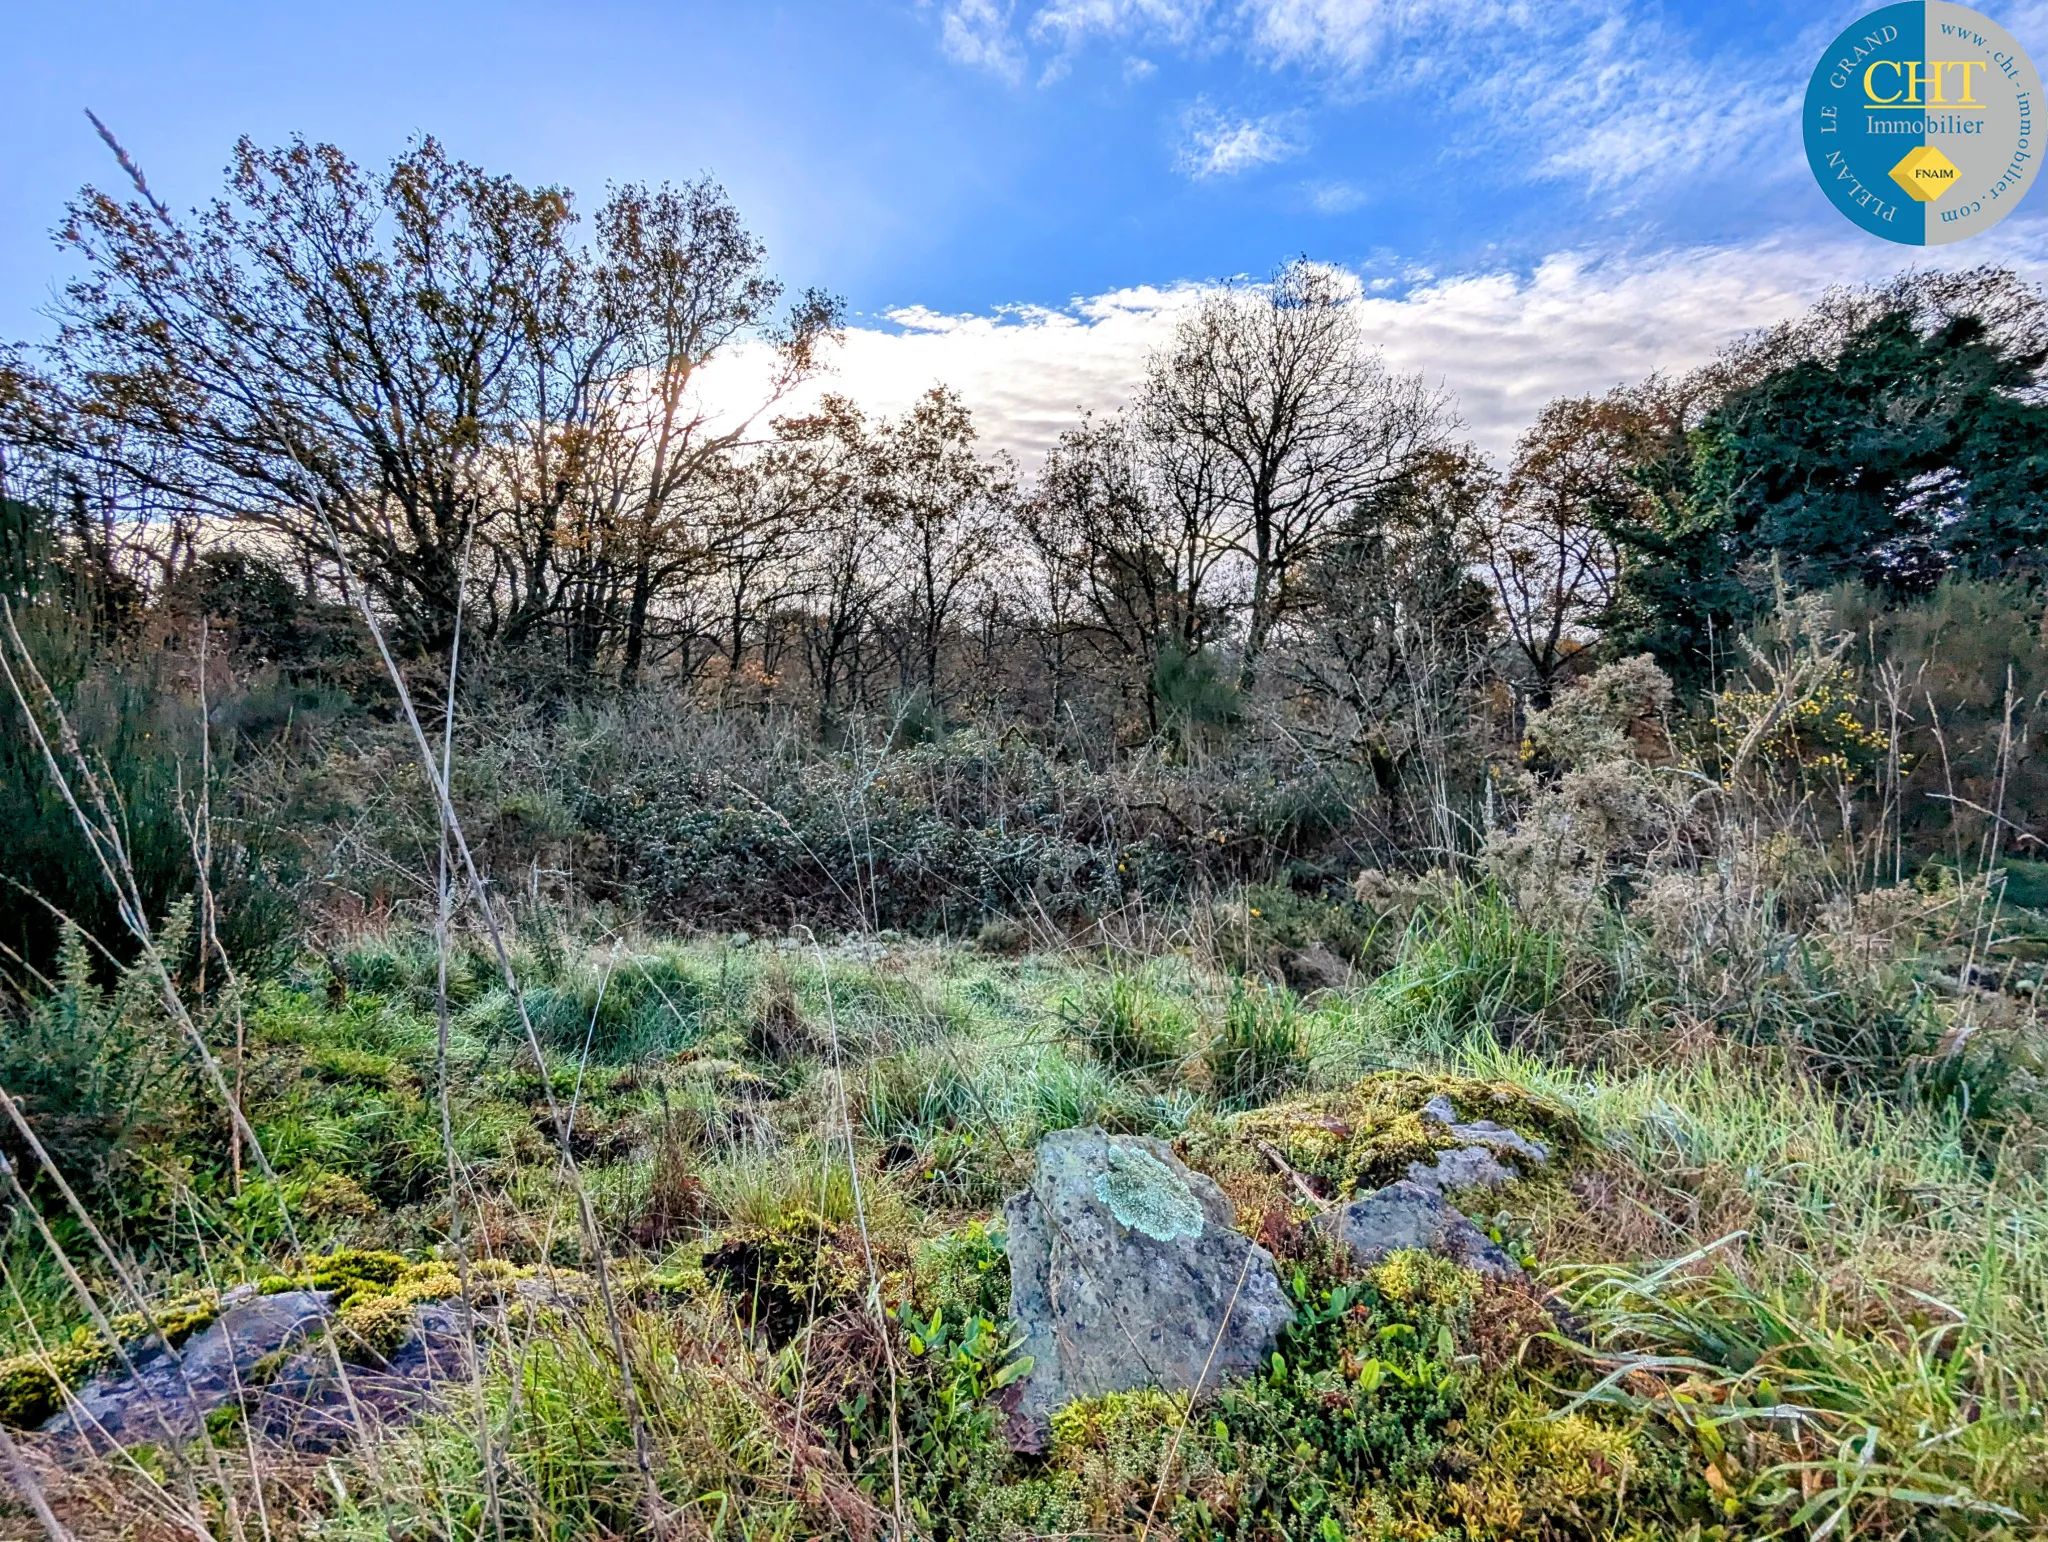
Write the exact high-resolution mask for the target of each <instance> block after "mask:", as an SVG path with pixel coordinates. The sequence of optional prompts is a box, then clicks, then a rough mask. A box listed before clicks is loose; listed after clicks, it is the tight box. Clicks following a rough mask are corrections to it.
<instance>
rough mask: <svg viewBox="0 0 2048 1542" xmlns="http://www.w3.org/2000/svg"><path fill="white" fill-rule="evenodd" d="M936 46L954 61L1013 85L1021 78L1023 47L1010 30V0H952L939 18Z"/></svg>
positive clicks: (1022, 71) (1022, 74)
mask: <svg viewBox="0 0 2048 1542" xmlns="http://www.w3.org/2000/svg"><path fill="white" fill-rule="evenodd" d="M939 46H940V47H941V48H943V49H945V51H946V57H947V58H949V59H951V60H952V61H953V62H954V63H956V64H964V65H967V66H969V67H970V68H973V69H984V70H987V71H989V72H990V73H991V74H993V75H998V76H1000V77H1002V78H1003V79H1004V80H1007V81H1009V82H1010V83H1011V84H1012V85H1015V84H1016V83H1017V82H1018V81H1019V80H1022V79H1023V78H1024V49H1023V47H1022V45H1020V44H1019V43H1018V41H1017V39H1016V38H1015V36H1013V35H1012V33H1011V31H1010V5H1009V0H1004V3H1002V4H1001V5H998V4H996V0H952V4H950V5H948V6H947V7H946V9H945V11H944V13H943V14H942V15H941V16H940V18H939Z"/></svg>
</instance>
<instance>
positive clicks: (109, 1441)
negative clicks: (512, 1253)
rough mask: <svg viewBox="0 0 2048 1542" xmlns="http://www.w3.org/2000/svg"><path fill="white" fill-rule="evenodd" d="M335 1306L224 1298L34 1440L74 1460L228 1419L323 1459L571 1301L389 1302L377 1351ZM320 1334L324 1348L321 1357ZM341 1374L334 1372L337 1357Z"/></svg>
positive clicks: (507, 1289) (331, 1302) (82, 1398)
mask: <svg viewBox="0 0 2048 1542" xmlns="http://www.w3.org/2000/svg"><path fill="white" fill-rule="evenodd" d="M339 1295H340V1292H338V1291H335V1290H325V1289H289V1290H279V1291H275V1292H273V1293H271V1294H269V1295H261V1294H258V1293H257V1291H256V1287H254V1286H243V1287H240V1288H239V1290H237V1291H231V1292H229V1293H228V1295H227V1297H226V1298H225V1299H224V1302H223V1306H224V1310H223V1311H222V1312H221V1313H220V1315H219V1316H218V1317H217V1318H216V1319H215V1320H214V1321H213V1322H212V1323H211V1324H210V1325H209V1326H208V1327H206V1328H205V1329H204V1330H203V1331H201V1332H199V1333H195V1334H194V1335H193V1336H192V1337H191V1338H189V1339H187V1340H186V1341H185V1342H184V1343H183V1345H182V1346H180V1347H178V1348H175V1349H173V1348H170V1347H167V1346H166V1345H165V1344H163V1342H162V1341H161V1340H153V1341H151V1342H149V1343H148V1344H147V1345H145V1346H138V1347H131V1349H130V1351H129V1358H130V1360H131V1361H132V1363H133V1365H134V1369H135V1374H134V1375H132V1376H131V1375H129V1374H127V1373H126V1371H125V1369H124V1370H122V1371H121V1372H119V1373H113V1372H109V1373H105V1374H102V1375H98V1376H94V1377H91V1378H89V1379H87V1380H85V1381H84V1382H82V1383H80V1384H78V1385H76V1386H74V1387H72V1388H71V1389H70V1391H69V1394H68V1396H66V1398H65V1402H66V1407H65V1411H64V1412H62V1413H60V1414H58V1415H56V1416H55V1417H54V1418H52V1419H50V1420H49V1421H47V1422H46V1423H45V1424H44V1425H43V1426H42V1433H43V1434H44V1435H46V1436H49V1437H52V1442H51V1443H52V1448H53V1449H55V1450H57V1451H59V1452H60V1453H63V1452H75V1453H77V1454H78V1455H80V1456H87V1455H90V1454H91V1453H94V1452H104V1451H106V1450H108V1449H110V1448H113V1447H119V1446H131V1445H135V1444H138V1443H142V1442H161V1441H163V1440H164V1439H166V1438H171V1439H179V1440H183V1439H190V1438H193V1437H195V1436H196V1435H197V1434H198V1432H199V1424H200V1421H202V1420H205V1419H207V1418H208V1416H210V1415H212V1414H214V1413H215V1412H216V1411H217V1410H220V1409H223V1408H228V1407H235V1408H238V1409H239V1410H240V1411H241V1413H242V1414H243V1415H244V1416H245V1417H246V1418H247V1420H248V1422H249V1424H250V1426H251V1427H252V1428H254V1429H258V1430H260V1431H262V1432H263V1433H264V1434H265V1435H267V1436H269V1437H270V1438H272V1439H274V1440H278V1441H282V1442H285V1443H287V1444H290V1445H292V1446H294V1447H297V1448H298V1449H300V1450H306V1451H329V1450H333V1449H336V1448H337V1447H339V1446H342V1445H344V1444H346V1443H348V1442H349V1441H351V1440H354V1439H356V1438H358V1437H359V1436H363V1435H370V1434H375V1433H377V1432H378V1431H379V1430H381V1429H383V1428H385V1427H388V1426H391V1425H395V1424H402V1423H405V1422H406V1421H408V1420H410V1419H413V1418H416V1417H418V1416H419V1415H420V1414H422V1413H424V1412H428V1411H431V1410H433V1409H435V1408H437V1407H440V1406H442V1405H443V1403H444V1401H445V1399H446V1398H447V1396H448V1395H449V1391H450V1389H451V1388H456V1389H460V1388H463V1387H466V1386H467V1385H468V1381H469V1376H470V1363H469V1354H470V1346H471V1345H472V1344H476V1345H477V1346H478V1349H477V1352H479V1353H482V1352H484V1349H483V1346H482V1344H481V1343H480V1342H479V1340H478V1334H479V1330H480V1329H481V1328H482V1327H483V1326H484V1325H485V1324H487V1323H489V1322H496V1321H500V1320H502V1316H503V1312H504V1310H505V1308H506V1307H507V1306H509V1305H518V1306H521V1307H528V1308H533V1307H558V1306H563V1305H567V1304H571V1303H573V1302H574V1301H575V1300H576V1299H577V1291H576V1290H575V1288H574V1287H573V1285H571V1286H566V1287H565V1286H564V1285H563V1284H562V1283H561V1282H558V1281H553V1280H543V1279H519V1280H516V1281H508V1282H505V1283H504V1284H503V1285H502V1287H501V1289H500V1291H499V1292H498V1293H497V1295H496V1296H495V1297H492V1298H491V1299H488V1300H487V1301H486V1302H485V1304H483V1305H480V1306H476V1307H472V1306H470V1305H468V1304H466V1303H465V1302H464V1301H463V1300H462V1299H461V1298H460V1297H459V1296H457V1297H455V1298H453V1299H435V1300H421V1301H411V1302H408V1301H404V1300H403V1299H401V1298H393V1301H394V1306H395V1308H396V1311H395V1314H394V1315H395V1318H396V1320H395V1322H394V1323H393V1325H392V1327H391V1329H390V1333H389V1337H388V1339H385V1340H383V1341H381V1342H380V1343H375V1344H373V1343H369V1342H365V1341H364V1339H363V1338H362V1336H361V1334H360V1332H358V1331H356V1330H355V1329H354V1328H353V1327H352V1325H351V1322H350V1318H349V1317H348V1316H347V1315H346V1314H343V1315H341V1317H340V1321H339V1323H338V1324H337V1323H336V1317H337V1313H336V1301H337V1299H338V1297H339ZM330 1332H332V1334H333V1337H334V1340H335V1342H334V1343H333V1344H330V1343H329V1341H328V1340H329V1335H330ZM337 1347H338V1348H339V1349H340V1351H341V1359H342V1363H341V1364H340V1365H339V1366H337V1364H336V1360H337V1355H336V1349H337Z"/></svg>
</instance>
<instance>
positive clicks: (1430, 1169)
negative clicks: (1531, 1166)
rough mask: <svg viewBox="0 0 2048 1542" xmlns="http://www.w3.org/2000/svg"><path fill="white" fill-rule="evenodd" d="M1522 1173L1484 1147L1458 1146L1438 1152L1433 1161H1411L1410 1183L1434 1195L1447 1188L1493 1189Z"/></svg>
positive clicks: (1510, 1181)
mask: <svg viewBox="0 0 2048 1542" xmlns="http://www.w3.org/2000/svg"><path fill="white" fill-rule="evenodd" d="M1520 1176H1521V1174H1520V1173H1518V1172H1516V1171H1515V1170H1514V1169H1513V1168H1512V1167H1509V1166H1507V1165H1506V1164H1505V1163H1503V1162H1502V1161H1501V1159H1500V1158H1499V1157H1497V1156H1495V1155H1494V1154H1493V1153H1492V1152H1491V1151H1489V1150H1487V1149H1486V1147H1484V1146H1455V1147H1453V1148H1452V1149H1451V1150H1449V1151H1439V1152H1438V1153H1437V1154H1436V1160H1435V1161H1433V1162H1410V1163H1409V1164H1408V1182H1410V1183H1412V1184H1415V1185H1416V1186H1417V1187H1419V1188H1425V1189H1428V1190H1429V1191H1430V1192H1431V1193H1432V1194H1441V1193H1443V1192H1444V1191H1445V1190H1447V1189H1491V1188H1498V1187H1499V1186H1500V1185H1501V1184H1503V1183H1513V1182H1514V1181H1515V1180H1516V1179H1517V1178H1519V1177H1520Z"/></svg>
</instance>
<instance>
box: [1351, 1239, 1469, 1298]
mask: <svg viewBox="0 0 2048 1542" xmlns="http://www.w3.org/2000/svg"><path fill="white" fill-rule="evenodd" d="M1366 1278H1367V1279H1368V1280H1370V1281H1371V1282H1372V1286H1373V1288H1374V1289H1375V1290H1377V1291H1378V1292H1379V1294H1380V1299H1381V1300H1383V1301H1386V1302H1389V1303H1391V1304H1393V1305H1395V1306H1403V1307H1415V1306H1431V1307H1437V1308H1440V1309H1449V1310H1462V1309H1464V1308H1466V1307H1469V1306H1470V1305H1471V1304H1472V1301H1473V1298H1474V1297H1475V1296H1476V1295H1477V1294H1478V1292H1479V1284H1480V1279H1479V1276H1478V1275H1477V1274H1475V1273H1473V1272H1472V1271H1471V1270H1470V1269H1464V1268H1460V1267H1459V1266H1458V1265H1457V1264H1454V1263H1452V1262H1451V1261H1450V1260H1449V1259H1448V1258H1439V1257H1438V1256H1437V1255H1436V1254H1434V1253H1425V1252H1421V1251H1418V1250H1416V1249H1412V1248H1406V1249H1403V1250H1402V1251H1400V1252H1398V1253H1394V1254H1391V1255H1389V1256H1388V1258H1387V1259H1386V1261H1385V1262H1384V1263H1382V1264H1380V1265H1379V1266H1378V1267H1377V1268H1375V1269H1373V1270H1372V1271H1371V1273H1369V1274H1368V1275H1367V1276H1366Z"/></svg>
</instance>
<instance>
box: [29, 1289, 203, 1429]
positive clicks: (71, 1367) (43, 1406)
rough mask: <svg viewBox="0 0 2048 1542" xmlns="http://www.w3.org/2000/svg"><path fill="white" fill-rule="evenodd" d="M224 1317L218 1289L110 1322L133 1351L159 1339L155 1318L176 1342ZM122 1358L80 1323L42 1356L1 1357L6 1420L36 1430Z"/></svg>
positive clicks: (160, 1330) (166, 1339) (170, 1341)
mask: <svg viewBox="0 0 2048 1542" xmlns="http://www.w3.org/2000/svg"><path fill="white" fill-rule="evenodd" d="M219 1316H220V1297H219V1296H218V1295H217V1294H216V1293H215V1292H213V1291H210V1290H208V1291H200V1292H197V1293H196V1294H193V1295H188V1296H180V1297H178V1298H177V1299H176V1300H173V1301H170V1302H167V1303H165V1304H164V1305H163V1306H161V1307H158V1308H157V1309H156V1310H155V1311H154V1312H153V1313H152V1314H151V1315H150V1317H145V1316H143V1315H142V1313H140V1312H121V1313H117V1314H116V1315H115V1316H113V1317H111V1318H109V1319H108V1324H107V1325H108V1326H109V1327H111V1328H112V1329H113V1330H114V1333H115V1335H116V1336H117V1337H118V1338H119V1339H120V1341H121V1344H122V1347H123V1348H125V1349H127V1350H129V1351H130V1352H131V1353H133V1352H135V1351H137V1350H139V1349H140V1348H141V1347H142V1345H143V1344H144V1342H145V1341H147V1340H149V1339H151V1338H152V1337H153V1335H152V1332H151V1321H152V1319H154V1322H155V1329H156V1332H157V1333H160V1334H161V1335H162V1337H163V1340H164V1342H166V1343H168V1344H170V1345H173V1346H176V1345H179V1344H182V1343H184V1342H185V1340H187V1339H189V1338H190V1337H191V1336H192V1335H193V1334H195V1333H197V1332H199V1331H200V1330H201V1329H203V1328H206V1327H208V1326H210V1325H211V1324H212V1323H213V1321H214V1319H215V1318H217V1317H219ZM118 1359H119V1356H117V1355H116V1354H115V1353H114V1351H113V1350H112V1349H111V1348H110V1347H109V1346H108V1345H107V1344H106V1342H105V1341H104V1340H102V1339H100V1338H99V1337H98V1336H97V1335H96V1334H95V1333H94V1332H93V1330H92V1329H90V1328H85V1327H80V1328H76V1329H74V1330H73V1331H72V1334H71V1336H70V1337H69V1338H68V1339H65V1340H63V1341H61V1342H59V1343H57V1344H53V1345H51V1346H49V1347H48V1348H47V1349H46V1350H45V1351H44V1352H43V1353H41V1354H26V1355H15V1356H12V1357H11V1358H8V1359H5V1360H0V1424H6V1425H8V1426H10V1427H11V1428H14V1429H34V1428H35V1427H36V1426H38V1425H40V1424H42V1423H44V1422H45V1421H46V1420H48V1419H49V1418H50V1417H51V1415H53V1414H55V1413H57V1412H59V1411H60V1410H61V1409H62V1408H63V1406H64V1389H65V1388H66V1387H75V1386H77V1385H79V1383H81V1382H84V1381H88V1380H90V1379H91V1378H92V1377H94V1376H97V1375H99V1374H101V1373H102V1372H104V1371H106V1370H107V1369H109V1368H110V1367H112V1366H113V1365H115V1364H116V1363H117V1361H118Z"/></svg>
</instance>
